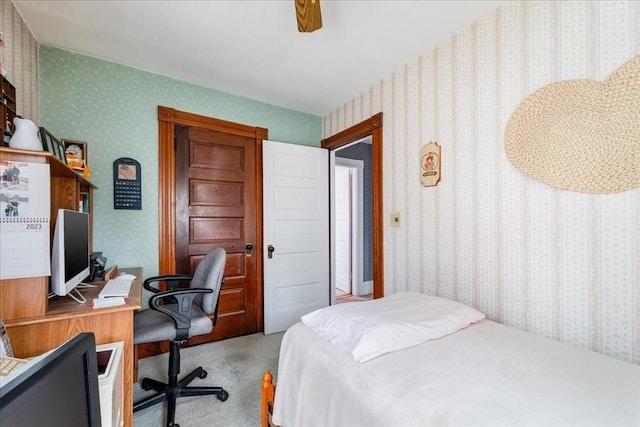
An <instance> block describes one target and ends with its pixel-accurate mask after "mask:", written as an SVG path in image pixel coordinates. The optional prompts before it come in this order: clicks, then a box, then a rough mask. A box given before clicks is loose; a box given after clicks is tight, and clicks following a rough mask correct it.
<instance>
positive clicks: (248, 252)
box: [244, 243, 253, 255]
mask: <svg viewBox="0 0 640 427" xmlns="http://www.w3.org/2000/svg"><path fill="white" fill-rule="evenodd" d="M252 249H253V245H252V244H251V243H247V246H245V247H244V250H245V252H246V253H247V255H251V250H252Z"/></svg>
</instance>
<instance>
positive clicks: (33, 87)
mask: <svg viewBox="0 0 640 427" xmlns="http://www.w3.org/2000/svg"><path fill="white" fill-rule="evenodd" d="M0 32H2V33H3V40H4V44H5V47H4V48H3V49H0V63H1V64H2V65H3V66H4V68H5V70H6V71H7V76H6V77H7V79H8V80H9V81H10V82H11V84H13V85H14V86H15V87H16V98H17V99H16V104H17V110H18V111H17V113H18V115H21V116H23V117H24V118H27V119H30V120H32V121H33V122H35V123H38V67H37V52H38V45H37V43H36V40H35V39H34V38H33V34H31V31H29V29H28V28H27V26H26V25H25V23H24V21H23V20H22V17H21V16H20V14H19V13H18V11H17V10H16V8H15V7H14V6H13V3H11V2H10V1H8V0H2V1H0Z"/></svg>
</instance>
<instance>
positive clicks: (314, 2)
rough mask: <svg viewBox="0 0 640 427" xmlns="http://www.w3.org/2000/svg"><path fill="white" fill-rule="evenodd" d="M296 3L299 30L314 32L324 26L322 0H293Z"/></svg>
mask: <svg viewBox="0 0 640 427" xmlns="http://www.w3.org/2000/svg"><path fill="white" fill-rule="evenodd" d="M293 2H294V3H295V5H296V18H297V20H298V31H300V32H301V33H312V32H314V31H315V30H319V29H320V28H322V14H321V13H320V0H293Z"/></svg>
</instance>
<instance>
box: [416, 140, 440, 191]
mask: <svg viewBox="0 0 640 427" xmlns="http://www.w3.org/2000/svg"><path fill="white" fill-rule="evenodd" d="M441 148H442V147H440V146H439V145H438V143H437V142H430V143H429V144H427V145H425V146H424V147H422V150H420V175H421V176H420V181H422V185H424V186H425V187H433V186H434V185H438V182H440V163H441V157H440V149H441Z"/></svg>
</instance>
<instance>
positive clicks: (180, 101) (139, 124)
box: [38, 45, 322, 276]
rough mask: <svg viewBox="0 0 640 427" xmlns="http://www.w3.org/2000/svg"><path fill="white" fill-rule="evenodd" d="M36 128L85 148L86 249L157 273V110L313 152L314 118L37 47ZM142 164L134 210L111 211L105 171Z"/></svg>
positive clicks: (317, 122)
mask: <svg viewBox="0 0 640 427" xmlns="http://www.w3.org/2000/svg"><path fill="white" fill-rule="evenodd" d="M38 66H39V70H38V72H39V76H38V81H39V85H40V87H39V103H40V105H39V107H40V123H39V125H40V126H44V127H45V128H47V129H48V130H49V131H50V132H51V133H52V134H54V135H55V136H57V137H58V138H60V139H63V138H65V139H75V140H81V141H86V142H87V144H88V153H89V167H90V168H91V172H92V173H91V178H90V181H91V182H92V183H93V184H95V185H96V186H97V187H98V190H97V191H95V193H94V207H93V212H94V250H99V251H102V252H103V253H104V255H105V256H107V257H108V264H109V265H111V264H117V265H119V266H120V267H127V266H142V267H143V268H144V273H145V276H149V275H153V274H157V273H158V148H157V147H158V121H157V107H158V105H163V106H167V107H172V108H175V109H177V110H182V111H187V112H191V113H196V114H201V115H205V116H210V117H215V118H219V119H223V120H229V121H233V122H237V123H243V124H247V125H250V126H260V127H264V128H267V129H269V139H271V140H274V141H282V142H289V143H296V144H301V145H309V146H320V140H321V139H322V119H321V117H319V116H312V115H309V114H305V113H301V112H297V111H293V110H288V109H284V108H280V107H276V106H273V105H268V104H265V103H262V102H259V101H254V100H251V99H247V98H242V97H238V96H234V95H230V94H227V93H224V92H220V91H216V90H213V89H208V88H205V87H202V86H196V85H193V84H189V83H186V82H182V81H178V80H174V79H171V78H168V77H163V76H160V75H158V74H153V73H149V72H144V71H140V70H138V69H134V68H129V67H125V66H122V65H118V64H114V63H111V62H106V61H102V60H98V59H95V58H91V57H88V56H85V55H80V54H75V53H72V52H69V51H66V50H61V49H57V48H52V47H48V46H42V45H41V46H39V54H38ZM119 157H133V158H134V159H136V160H138V161H139V162H140V163H141V164H142V186H143V191H142V210H140V211H128V210H118V211H116V210H114V209H113V185H112V165H113V161H114V160H115V159H117V158H119Z"/></svg>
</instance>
